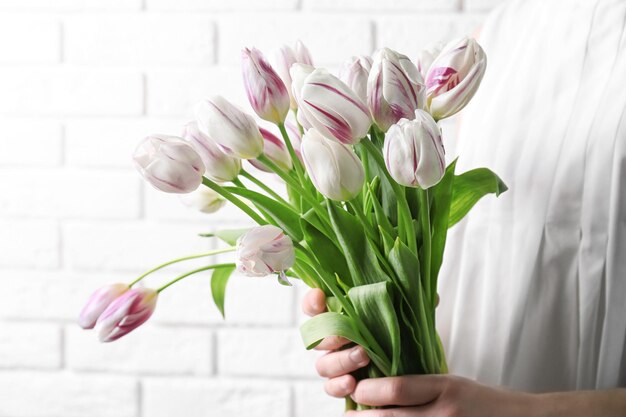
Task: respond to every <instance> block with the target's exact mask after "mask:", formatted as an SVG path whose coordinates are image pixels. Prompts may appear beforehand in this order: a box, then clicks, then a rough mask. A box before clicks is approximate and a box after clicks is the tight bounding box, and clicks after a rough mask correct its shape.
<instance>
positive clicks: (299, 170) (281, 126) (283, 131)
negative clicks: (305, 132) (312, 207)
mask: <svg viewBox="0 0 626 417" xmlns="http://www.w3.org/2000/svg"><path fill="white" fill-rule="evenodd" d="M277 126H278V130H280V134H281V135H282V136H283V140H284V141H285V145H287V150H288V151H289V156H290V157H291V162H292V163H293V167H294V169H295V170H296V175H297V176H298V179H299V180H300V183H301V184H302V185H303V186H304V184H306V180H305V178H304V168H303V167H302V163H301V162H300V158H298V155H296V150H295V149H294V148H293V144H292V143H291V139H290V138H289V134H288V133H287V130H286V129H285V124H284V123H278V124H277Z"/></svg>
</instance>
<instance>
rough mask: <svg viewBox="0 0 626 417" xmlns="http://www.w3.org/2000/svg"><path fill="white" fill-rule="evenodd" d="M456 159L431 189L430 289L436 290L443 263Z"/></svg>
mask: <svg viewBox="0 0 626 417" xmlns="http://www.w3.org/2000/svg"><path fill="white" fill-rule="evenodd" d="M456 161H457V160H456V159H455V160H454V161H452V163H451V164H450V165H448V168H446V173H445V175H444V176H443V178H442V179H441V181H439V184H437V185H436V186H434V187H433V188H431V190H430V191H431V198H432V207H431V211H430V215H431V228H432V240H431V257H430V272H431V281H430V282H431V288H437V277H438V276H439V270H440V269H441V263H442V262H443V251H444V249H445V246H446V238H447V236H448V222H449V221H450V204H451V202H452V189H453V186H454V178H455V177H454V170H455V168H456Z"/></svg>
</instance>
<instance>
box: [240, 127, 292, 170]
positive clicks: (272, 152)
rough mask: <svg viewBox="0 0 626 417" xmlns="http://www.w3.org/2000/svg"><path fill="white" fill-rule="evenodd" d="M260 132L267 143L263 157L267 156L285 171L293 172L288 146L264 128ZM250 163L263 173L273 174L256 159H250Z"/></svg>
mask: <svg viewBox="0 0 626 417" xmlns="http://www.w3.org/2000/svg"><path fill="white" fill-rule="evenodd" d="M259 130H260V131H261V135H263V139H264V140H265V143H264V145H263V155H265V156H267V157H268V158H269V159H270V160H271V161H272V162H274V163H275V164H276V165H278V166H279V167H280V168H281V169H282V170H283V171H291V168H293V165H292V163H291V158H290V157H289V151H288V150H287V146H286V145H285V144H284V143H283V141H282V140H280V139H278V138H277V137H276V136H275V135H274V134H273V133H272V132H270V131H269V130H266V129H263V128H262V127H261V128H259ZM250 163H251V164H252V165H253V166H254V167H255V168H257V169H260V170H261V171H265V172H273V171H272V170H271V169H269V168H268V167H266V166H265V165H264V164H263V163H262V162H259V161H257V160H256V159H250Z"/></svg>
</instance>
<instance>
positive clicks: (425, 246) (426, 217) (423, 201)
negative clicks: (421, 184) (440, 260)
mask: <svg viewBox="0 0 626 417" xmlns="http://www.w3.org/2000/svg"><path fill="white" fill-rule="evenodd" d="M417 192H418V194H419V203H420V207H419V212H420V223H421V227H422V256H421V257H420V260H421V265H422V276H423V277H424V290H425V291H426V297H427V299H428V305H429V306H434V305H435V304H434V301H435V297H434V296H433V294H432V291H431V276H430V258H431V238H432V233H431V230H430V204H429V199H428V190H422V189H419V190H417Z"/></svg>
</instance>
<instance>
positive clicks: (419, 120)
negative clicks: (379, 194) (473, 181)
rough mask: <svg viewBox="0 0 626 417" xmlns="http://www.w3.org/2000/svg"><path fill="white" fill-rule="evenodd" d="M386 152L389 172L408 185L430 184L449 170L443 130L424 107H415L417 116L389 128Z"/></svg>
mask: <svg viewBox="0 0 626 417" xmlns="http://www.w3.org/2000/svg"><path fill="white" fill-rule="evenodd" d="M383 154H384V156H385V165H387V170H388V171H389V174H391V176H392V177H393V179H394V180H396V181H397V182H398V184H401V185H404V186H406V187H415V188H417V187H419V188H423V189H427V188H430V187H432V186H433V185H435V184H437V183H438V182H439V181H440V180H441V178H442V177H443V174H444V173H445V170H446V167H445V150H444V148H443V142H442V140H441V130H440V129H439V126H437V122H435V120H434V119H433V118H432V116H431V115H430V114H428V113H427V112H425V111H424V110H416V111H415V118H414V120H407V119H402V120H400V121H399V122H398V123H397V124H395V125H393V126H391V128H389V131H388V132H387V135H386V136H385V145H384V148H383Z"/></svg>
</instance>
